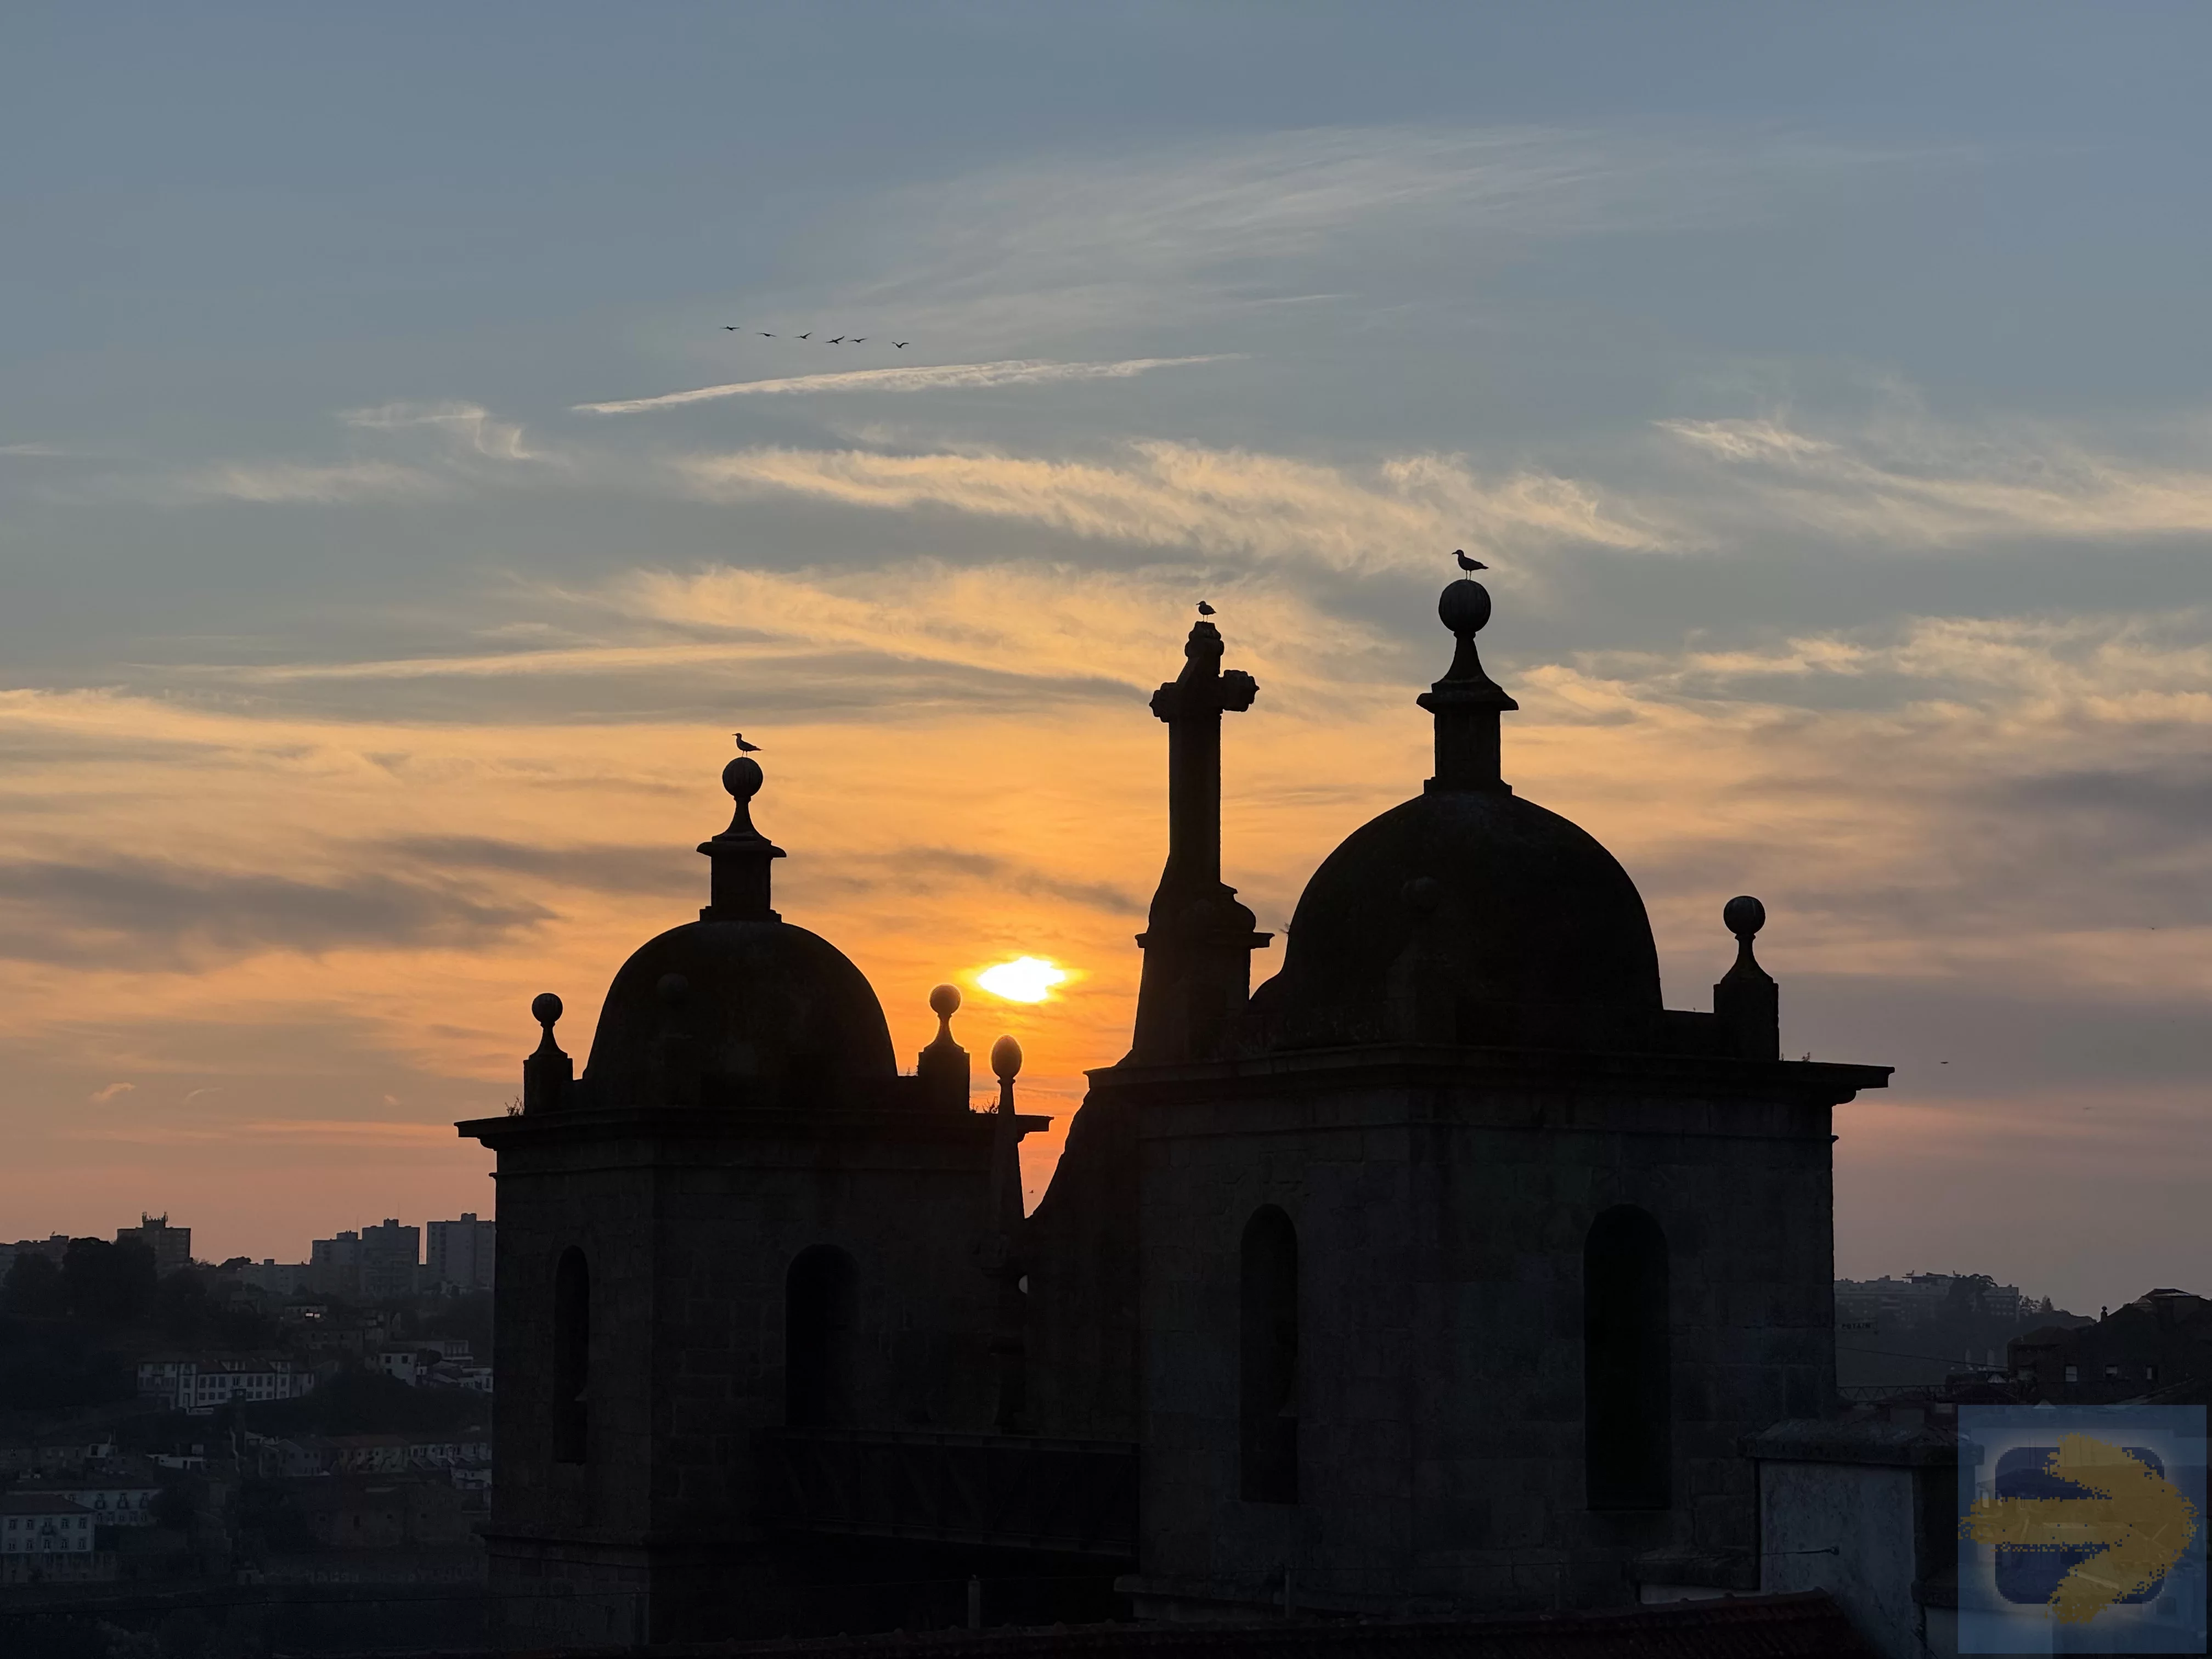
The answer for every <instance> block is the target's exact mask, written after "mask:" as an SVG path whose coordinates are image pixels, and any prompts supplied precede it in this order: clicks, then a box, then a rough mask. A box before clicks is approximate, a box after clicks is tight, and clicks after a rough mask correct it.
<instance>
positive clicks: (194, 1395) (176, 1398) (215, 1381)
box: [138, 1353, 315, 1412]
mask: <svg viewBox="0 0 2212 1659" xmlns="http://www.w3.org/2000/svg"><path fill="white" fill-rule="evenodd" d="M314 1383H315V1378H314V1373H313V1372H312V1371H310V1370H307V1368H306V1367H304V1366H301V1365H298V1364H295V1363H294V1361H293V1359H292V1358H291V1356H290V1355H289V1354H265V1353H264V1354H214V1355H202V1356H198V1357H192V1356H188V1355H184V1354H156V1355H154V1356H152V1357H150V1358H145V1359H142V1360H140V1361H139V1362H138V1397H139V1398H140V1399H141V1400H151V1401H159V1402H160V1403H161V1404H162V1405H164V1406H166V1407H168V1408H169V1409H170V1410H171V1411H182V1412H205V1411H213V1410H214V1409H215V1408H216V1407H217V1406H228V1405H232V1404H234V1403H241V1402H246V1401H259V1400H294V1399H297V1398H298V1397H300V1396H301V1395H305V1394H306V1393H307V1392H308V1391H309V1390H310V1389H313V1387H314Z"/></svg>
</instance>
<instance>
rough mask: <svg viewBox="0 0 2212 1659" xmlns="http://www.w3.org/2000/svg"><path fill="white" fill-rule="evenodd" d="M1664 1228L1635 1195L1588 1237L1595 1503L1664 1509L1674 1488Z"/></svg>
mask: <svg viewBox="0 0 2212 1659" xmlns="http://www.w3.org/2000/svg"><path fill="white" fill-rule="evenodd" d="M1667 1310H1668V1302H1667V1236H1666V1234H1664V1233H1663V1232H1662V1231H1660V1230H1659V1224H1658V1223H1657V1222H1656V1221H1654V1220H1653V1219H1652V1218H1650V1216H1649V1215H1647V1214H1645V1213H1644V1212H1643V1211H1642V1210H1639V1209H1637V1208H1636V1207H1635V1206H1632V1205H1626V1204H1624V1205H1621V1206H1618V1207H1616V1208H1613V1209H1610V1210H1607V1211H1606V1212H1605V1213H1604V1214H1602V1215H1601V1216H1599V1217H1598V1218H1597V1219H1596V1220H1595V1221H1594V1222H1592V1223H1591V1224H1590V1230H1589V1237H1588V1238H1587V1239H1585V1240H1584V1241H1583V1473H1584V1480H1585V1483H1586V1490H1587V1493H1588V1499H1589V1507H1590V1508H1592V1509H1594V1510H1663V1509H1666V1508H1667V1507H1668V1504H1669V1503H1670V1501H1671V1498H1672V1492H1673V1447H1674V1434H1673V1427H1674V1407H1673V1398H1672V1394H1673V1379H1672V1376H1670V1374H1669V1371H1668V1343H1667Z"/></svg>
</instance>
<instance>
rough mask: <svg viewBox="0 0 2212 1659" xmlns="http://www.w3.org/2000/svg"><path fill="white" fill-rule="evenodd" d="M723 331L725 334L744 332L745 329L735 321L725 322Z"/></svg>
mask: <svg viewBox="0 0 2212 1659" xmlns="http://www.w3.org/2000/svg"><path fill="white" fill-rule="evenodd" d="M722 332H723V333H725V334H742V333H744V330H743V329H741V328H739V327H738V325H736V324H735V323H724V324H723V325H722Z"/></svg>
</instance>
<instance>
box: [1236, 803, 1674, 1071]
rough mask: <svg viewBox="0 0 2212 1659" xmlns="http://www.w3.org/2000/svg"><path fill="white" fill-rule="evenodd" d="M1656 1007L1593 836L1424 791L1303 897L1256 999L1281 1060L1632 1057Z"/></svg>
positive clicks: (1637, 900) (1527, 811)
mask: <svg viewBox="0 0 2212 1659" xmlns="http://www.w3.org/2000/svg"><path fill="white" fill-rule="evenodd" d="M1424 1004H1425V1005H1426V1006H1429V1007H1431V1008H1432V1009H1434V1010H1435V1011H1436V1012H1435V1013H1434V1014H1433V1015H1432V1016H1431V1017H1430V1018H1426V1019H1424V1018H1423V1017H1422V1015H1421V1014H1420V1013H1419V1009H1420V1008H1421V1007H1422V1006H1424ZM1660 1006H1661V1003H1660V994H1659V954H1658V951H1657V949H1656V946H1655V945H1653V943H1652V939H1651V923H1650V919H1649V918H1648V917H1647V916H1646V915H1645V914H1644V900H1643V897H1642V896H1641V895H1639V894H1638V892H1637V890H1636V884H1635V883H1634V882H1632V881H1631V880H1630V879H1629V878H1628V872H1626V870H1624V869H1622V868H1621V867H1620V863H1619V861H1618V860H1615V859H1614V858H1613V854H1610V853H1608V852H1607V851H1606V850H1605V848H1603V847H1602V846H1601V845H1600V844H1599V843H1598V842H1597V840H1596V838H1595V837H1594V836H1591V835H1589V833H1588V832H1587V831H1585V830H1583V829H1581V828H1579V827H1578V826H1577V825H1576V824H1573V823H1570V822H1568V821H1567V820H1566V819H1565V818H1563V817H1560V816H1559V814H1558V813H1556V812H1551V811H1546V810H1545V809H1544V808H1543V807H1541V806H1539V805H1536V804H1535V803H1534V802H1533V801H1527V800H1523V799H1521V798H1520V797H1519V796H1517V795H1513V794H1510V793H1506V792H1505V791H1504V790H1502V789H1500V790H1494V791H1475V790H1437V791H1431V792H1430V793H1425V794H1422V795H1419V796H1416V797H1415V798H1414V799H1412V800H1409V801H1407V802H1406V803H1405V804H1404V805H1400V806H1394V807H1392V808H1391V809H1390V810H1389V811H1387V812H1385V813H1383V816H1382V817H1378V818H1376V819H1373V820H1372V821H1371V822H1370V823H1365V824H1363V825H1362V826H1361V827H1360V828H1359V829H1355V830H1354V831H1352V834H1351V836H1348V837H1347V838H1346V840H1345V842H1344V843H1343V844H1342V845H1341V846H1340V847H1339V848H1337V849H1336V850H1335V851H1334V853H1331V854H1329V855H1328V858H1327V859H1326V860H1323V861H1322V866H1321V868H1320V869H1318V870H1316V872H1314V876H1313V879H1312V880H1311V881H1310V882H1308V883H1307V884H1306V890H1305V892H1304V895H1303V896H1301V897H1300V898H1299V900H1298V906H1297V911H1296V912H1295V914H1294V915H1292V917H1291V930H1290V938H1289V939H1288V941H1287V943H1286V945H1285V953H1284V963H1283V970H1282V972H1281V973H1280V974H1279V975H1276V976H1275V978H1273V980H1271V981H1268V982H1267V984H1265V985H1262V986H1261V987H1260V988H1259V991H1258V992H1257V993H1256V994H1255V997H1254V999H1253V1008H1254V1012H1255V1015H1256V1016H1258V1017H1259V1018H1260V1020H1261V1024H1262V1026H1263V1028H1264V1029H1266V1030H1268V1033H1269V1035H1270V1036H1271V1037H1272V1039H1273V1044H1274V1046H1279V1047H1285V1048H1297V1047H1305V1046H1310V1045H1313V1044H1317V1043H1334V1042H1376V1041H1386V1040H1392V1039H1400V1040H1411V1039H1416V1038H1418V1039H1421V1040H1430V1041H1443V1042H1504V1043H1527V1044H1530V1045H1532V1046H1535V1047H1540V1048H1590V1047H1595V1048H1618V1047H1637V1046H1640V1043H1641V1040H1642V1039H1644V1038H1645V1037H1647V1036H1649V1035H1650V1033H1651V1031H1652V1030H1654V1028H1656V1025H1657V1024H1658V1018H1659V1009H1660Z"/></svg>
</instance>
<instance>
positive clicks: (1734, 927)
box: [1721, 893, 1766, 939]
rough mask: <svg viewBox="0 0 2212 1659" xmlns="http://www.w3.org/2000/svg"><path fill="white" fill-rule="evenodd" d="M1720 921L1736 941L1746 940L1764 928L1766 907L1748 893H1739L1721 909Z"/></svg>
mask: <svg viewBox="0 0 2212 1659" xmlns="http://www.w3.org/2000/svg"><path fill="white" fill-rule="evenodd" d="M1721 921H1722V922H1723V924H1724V925H1725V926H1726V927H1727V928H1728V930H1729V932H1730V933H1734V934H1735V936H1736V937H1737V938H1738V939H1749V938H1750V937H1751V936H1752V935H1753V933H1757V932H1758V931H1759V929H1760V928H1762V927H1765V926H1766V907H1765V905H1763V904H1761V903H1760V902H1759V901H1758V900H1757V899H1755V898H1753V897H1752V896H1751V895H1750V894H1748V893H1739V894H1737V895H1736V896H1735V897H1734V898H1732V899H1730V900H1729V902H1727V903H1726V904H1724V905H1723V906H1722V907H1721Z"/></svg>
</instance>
